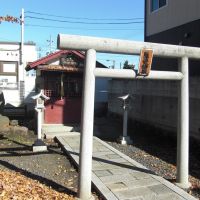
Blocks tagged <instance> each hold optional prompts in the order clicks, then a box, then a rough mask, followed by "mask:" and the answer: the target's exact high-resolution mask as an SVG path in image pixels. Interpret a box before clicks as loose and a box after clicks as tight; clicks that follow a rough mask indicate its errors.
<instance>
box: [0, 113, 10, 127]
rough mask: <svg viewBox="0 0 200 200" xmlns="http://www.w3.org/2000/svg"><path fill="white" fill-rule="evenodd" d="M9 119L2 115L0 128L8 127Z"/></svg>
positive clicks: (0, 116)
mask: <svg viewBox="0 0 200 200" xmlns="http://www.w3.org/2000/svg"><path fill="white" fill-rule="evenodd" d="M9 122H10V120H9V118H8V117H6V116H3V115H0V128H5V127H8V126H9Z"/></svg>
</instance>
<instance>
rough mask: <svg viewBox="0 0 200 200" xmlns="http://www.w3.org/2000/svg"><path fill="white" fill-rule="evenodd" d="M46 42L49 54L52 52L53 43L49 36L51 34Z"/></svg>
mask: <svg viewBox="0 0 200 200" xmlns="http://www.w3.org/2000/svg"><path fill="white" fill-rule="evenodd" d="M47 42H48V46H49V54H50V53H52V44H53V40H52V38H51V35H50V38H49V40H47Z"/></svg>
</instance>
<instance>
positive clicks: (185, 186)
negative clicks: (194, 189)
mask: <svg viewBox="0 0 200 200" xmlns="http://www.w3.org/2000/svg"><path fill="white" fill-rule="evenodd" d="M175 185H176V186H178V187H180V188H182V189H188V188H190V187H191V186H192V184H191V183H190V182H188V183H175Z"/></svg>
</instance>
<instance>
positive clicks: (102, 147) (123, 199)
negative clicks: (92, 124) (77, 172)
mask: <svg viewBox="0 0 200 200" xmlns="http://www.w3.org/2000/svg"><path fill="white" fill-rule="evenodd" d="M57 140H58V142H59V143H60V145H61V146H62V148H63V150H64V151H65V152H66V153H67V154H68V155H69V156H70V157H71V158H72V159H73V161H74V162H75V164H76V165H78V162H79V146H80V135H79V134H77V133H76V134H74V135H73V132H70V133H69V134H68V135H67V134H66V135H65V136H57ZM92 182H93V184H94V186H95V188H96V189H97V190H98V191H99V193H100V194H101V195H102V196H103V197H104V198H105V199H107V200H195V198H194V197H193V196H191V195H189V194H188V193H186V192H185V191H184V190H182V189H180V188H179V187H177V186H175V185H174V184H172V183H170V182H168V181H166V180H165V179H164V178H162V177H159V176H157V175H155V174H154V173H153V172H151V171H150V170H148V169H147V168H145V167H144V166H142V165H141V164H139V163H138V162H136V161H134V160H133V159H131V158H130V157H128V156H126V155H124V154H123V153H121V152H119V151H118V150H116V149H114V148H113V147H111V146H110V145H108V144H107V143H105V142H103V141H102V140H100V139H98V138H97V137H94V138H93V160H92Z"/></svg>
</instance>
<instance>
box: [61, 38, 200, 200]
mask: <svg viewBox="0 0 200 200" xmlns="http://www.w3.org/2000/svg"><path fill="white" fill-rule="evenodd" d="M57 46H58V49H73V50H82V51H86V61H85V72H84V88H83V105H82V119H81V145H80V157H79V188H78V197H79V198H80V199H83V200H88V199H90V198H91V176H92V145H93V140H92V138H93V116H94V95H95V77H111V78H128V79H136V78H140V79H141V78H142V79H162V80H179V81H180V87H179V92H178V125H177V179H176V182H177V185H179V186H180V187H182V188H188V187H189V182H188V166H189V87H188V84H189V83H188V78H189V77H188V74H189V73H188V67H189V58H192V59H200V48H196V47H184V46H176V45H166V44H156V43H147V42H135V41H127V40H117V39H108V38H97V37H88V36H78V35H63V34H59V35H58V39H57ZM143 48H148V49H153V52H154V56H157V57H168V58H177V59H178V60H179V71H180V72H169V71H165V72H164V71H151V72H150V74H149V75H148V76H146V77H144V76H137V75H136V73H135V72H134V71H133V70H131V69H123V70H118V69H101V68H96V51H97V52H103V53H116V54H129V55H139V54H140V51H141V49H143Z"/></svg>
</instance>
